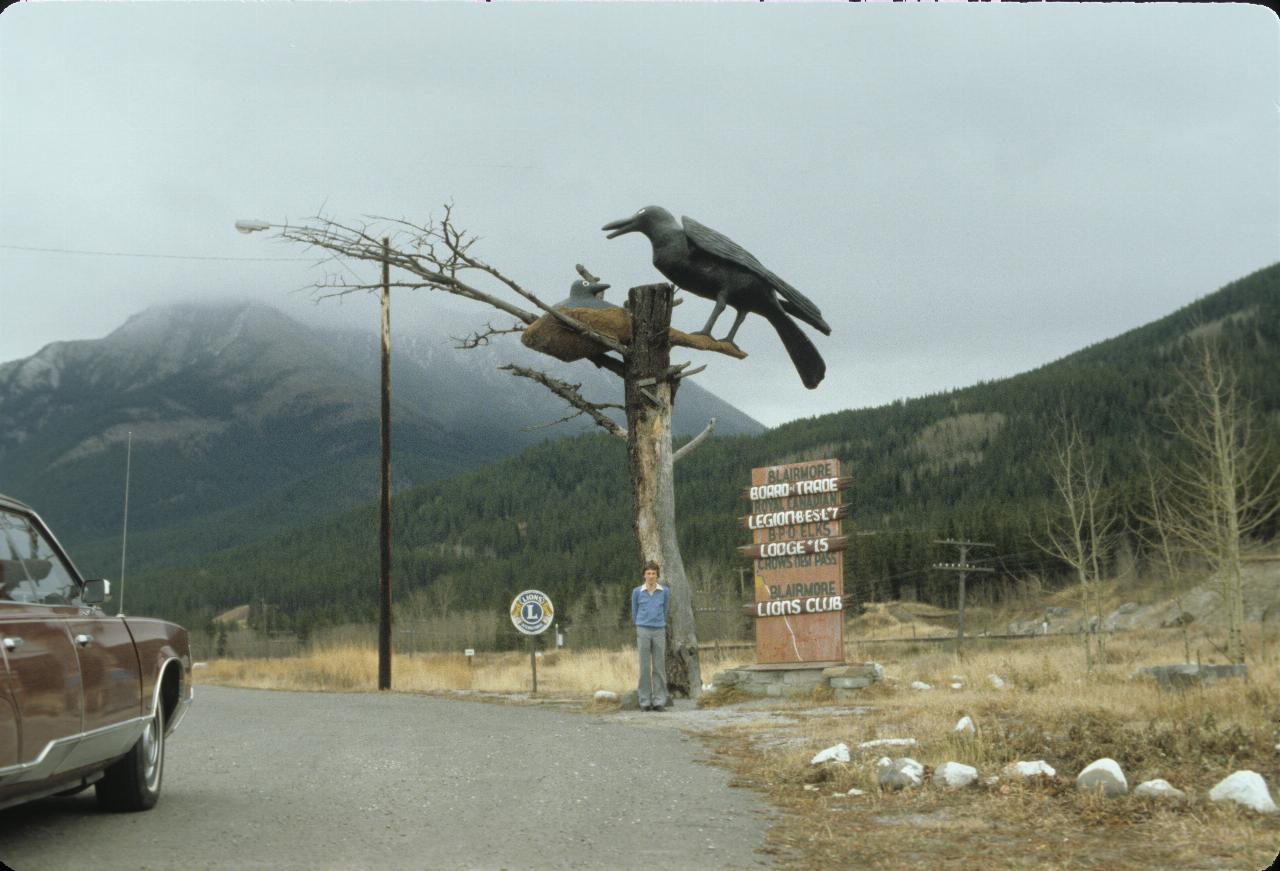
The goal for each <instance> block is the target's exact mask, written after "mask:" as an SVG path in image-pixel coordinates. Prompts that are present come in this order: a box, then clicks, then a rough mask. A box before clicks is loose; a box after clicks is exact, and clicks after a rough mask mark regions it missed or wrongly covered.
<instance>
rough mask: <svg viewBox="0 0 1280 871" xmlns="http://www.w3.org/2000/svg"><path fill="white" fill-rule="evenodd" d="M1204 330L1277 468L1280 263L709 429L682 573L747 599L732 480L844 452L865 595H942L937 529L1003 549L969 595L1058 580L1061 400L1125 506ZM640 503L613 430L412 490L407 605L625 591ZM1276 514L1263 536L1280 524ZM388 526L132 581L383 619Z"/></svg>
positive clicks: (401, 563)
mask: <svg viewBox="0 0 1280 871" xmlns="http://www.w3.org/2000/svg"><path fill="white" fill-rule="evenodd" d="M1199 336H1216V337H1218V338H1219V339H1220V340H1221V342H1222V346H1223V348H1224V350H1225V352H1226V354H1227V356H1228V359H1229V360H1230V361H1231V363H1232V365H1233V367H1234V369H1235V370H1236V372H1237V373H1238V375H1239V378H1240V383H1241V386H1242V389H1243V392H1244V393H1245V394H1246V395H1247V396H1249V397H1251V399H1252V401H1253V403H1254V408H1255V411H1256V413H1257V414H1258V419H1259V421H1260V422H1261V423H1262V425H1263V426H1264V428H1265V429H1267V430H1268V431H1269V434H1270V436H1271V440H1272V450H1273V453H1272V457H1273V458H1274V462H1273V465H1272V468H1274V467H1276V466H1280V377H1277V373H1280V265H1276V266H1272V267H1269V268H1267V269H1263V270H1260V271H1259V272H1256V273H1254V274H1252V275H1250V276H1247V277H1245V278H1243V279H1241V280H1239V281H1237V282H1234V283H1232V284H1230V285H1228V286H1227V287H1224V288H1222V289H1221V290H1219V291H1217V292H1216V293H1213V294H1210V295H1208V296H1206V297H1204V298H1202V299H1201V300H1199V301H1197V302H1195V303H1193V304H1191V305H1189V306H1187V307H1185V308H1183V309H1181V310H1180V311H1178V312H1175V313H1173V314H1171V315H1169V316H1167V317H1165V318H1162V319H1160V320H1159V321H1156V322H1153V323H1151V324H1148V325H1146V326H1144V327H1141V328H1139V329H1136V330H1132V331H1130V332H1128V333H1125V334H1124V335H1122V336H1119V337H1116V338H1114V339H1111V340H1109V341H1106V342H1102V343H1099V344H1097V345H1094V346H1091V347H1089V348H1086V349H1083V350H1081V351H1079V352H1076V353H1074V354H1072V355H1070V356H1068V357H1066V358H1064V359H1061V360H1058V361H1056V362H1054V363H1051V364H1049V365H1046V366H1043V367H1040V368H1038V369H1036V370H1034V371H1032V372H1027V373H1023V374H1021V375H1018V376H1016V377H1013V378H1009V379H1005V380H1001V381H994V382H987V383H982V384H978V385H975V386H972V387H969V388H965V389H962V390H955V391H951V392H948V393H944V394H939V395H934V396H926V397H923V398H920V399H915V400H910V401H899V402H894V403H891V404H889V405H885V406H882V407H879V408H871V409H861V410H854V411H844V412H839V413H836V414H828V415H823V416H821V417H814V418H809V419H804V420H797V421H793V422H791V423H788V424H785V425H783V426H779V427H776V428H774V429H771V430H768V431H766V432H763V433H760V434H756V435H750V434H748V435H736V436H731V435H729V436H726V435H721V436H716V437H713V438H710V439H708V440H707V441H705V442H704V443H703V444H702V445H701V446H699V447H698V448H697V449H696V450H695V451H693V452H692V453H691V454H690V455H689V456H688V457H687V458H685V459H684V460H682V461H681V462H680V463H679V464H678V465H677V466H676V470H675V474H676V499H677V506H676V510H677V524H678V535H679V539H680V543H681V549H682V553H683V556H684V558H685V564H686V568H687V569H688V570H689V572H690V575H691V577H692V578H694V579H695V583H697V584H700V585H703V586H705V587H708V588H713V589H718V590H719V591H720V593H722V594H724V595H727V596H736V595H737V582H738V579H737V571H736V570H737V568H738V567H740V566H742V565H745V563H742V562H739V561H738V559H737V556H736V551H735V548H736V546H737V545H740V544H743V543H745V539H744V533H743V531H742V529H741V528H740V527H739V525H738V523H737V520H736V518H737V517H738V516H739V515H741V514H743V513H745V508H746V506H745V504H744V503H743V502H742V501H741V499H740V495H739V491H740V488H741V487H742V486H744V485H745V484H746V483H747V482H748V480H749V476H750V470H751V469H752V468H753V467H755V466H763V465H769V464H773V463H784V462H793V461H798V460H804V459H813V458H821V457H836V458H838V459H839V460H840V461H841V463H842V468H843V470H844V471H845V473H846V474H851V475H853V476H854V479H855V487H854V489H853V491H851V494H850V495H849V496H848V497H847V499H848V501H849V502H850V504H851V506H852V508H853V515H852V528H853V531H855V532H856V533H858V534H857V535H856V536H855V537H854V541H853V545H852V546H851V548H850V549H849V550H848V551H847V552H846V559H845V572H846V575H845V585H846V586H845V589H846V591H847V592H850V593H852V594H853V595H854V596H856V597H857V598H858V599H859V600H861V601H867V600H884V599H889V598H897V597H899V596H900V595H902V594H903V592H904V590H905V589H906V588H907V587H911V588H914V589H915V590H916V592H917V593H918V594H919V595H920V596H921V597H922V598H925V599H926V600H930V601H934V602H935V603H938V604H950V603H951V602H952V601H953V597H954V591H953V586H952V579H950V578H949V577H944V576H943V575H944V573H941V572H931V571H930V570H929V566H930V565H931V564H932V563H934V562H938V561H946V560H950V559H954V554H953V553H947V552H943V551H939V550H938V548H937V547H936V546H935V545H934V543H933V542H934V541H935V539H938V538H956V537H962V536H963V537H969V538H972V539H974V540H979V541H985V542H990V543H992V544H993V545H994V548H993V549H992V550H990V551H985V552H984V553H983V554H982V555H981V556H980V558H981V559H984V560H986V564H987V565H990V566H993V567H995V568H996V569H997V573H996V574H995V575H993V576H990V577H988V578H986V579H984V580H983V581H982V583H981V584H980V585H978V587H976V588H975V590H974V593H973V595H974V596H975V599H978V600H981V599H982V598H983V597H987V598H988V600H991V599H998V598H999V597H1001V596H1002V595H1007V593H1008V591H1009V590H1010V589H1012V588H1014V587H1015V586H1016V584H1018V583H1021V582H1024V581H1027V580H1028V579H1032V578H1034V579H1037V581H1036V582H1037V583H1038V582H1040V581H1042V580H1045V579H1051V578H1052V577H1053V576H1054V575H1055V574H1056V573H1059V572H1060V571H1061V568H1062V567H1061V566H1060V565H1057V564H1055V563H1054V561H1053V560H1051V559H1049V558H1048V557H1047V556H1046V555H1045V554H1044V553H1043V551H1041V550H1040V549H1039V548H1038V547H1037V546H1036V544H1035V533H1036V532H1037V530H1038V528H1039V524H1040V522H1041V519H1042V518H1043V511H1044V508H1045V507H1046V505H1047V504H1048V503H1049V500H1050V498H1051V493H1052V483H1051V481H1050V478H1049V474H1048V470H1047V464H1046V459H1047V447H1048V443H1049V438H1048V436H1049V434H1050V433H1051V432H1052V431H1053V429H1054V427H1055V425H1056V420H1057V418H1058V415H1059V414H1060V413H1061V412H1063V411H1065V412H1066V413H1067V414H1068V415H1070V416H1072V417H1073V418H1074V419H1075V420H1076V421H1077V423H1078V425H1079V426H1080V428H1081V430H1082V431H1083V432H1084V433H1086V434H1087V436H1088V438H1089V439H1090V441H1091V443H1092V454H1093V456H1094V457H1095V458H1096V459H1097V460H1099V461H1100V462H1101V463H1102V465H1103V468H1104V474H1105V482H1106V486H1107V487H1108V490H1109V492H1110V493H1111V494H1112V495H1113V496H1114V497H1115V498H1116V500H1117V501H1118V503H1119V504H1120V505H1122V506H1124V507H1125V508H1126V509H1127V510H1129V515H1130V519H1132V516H1133V515H1132V508H1133V507H1134V506H1135V505H1137V504H1139V502H1140V499H1141V498H1142V492H1143V487H1142V481H1141V478H1140V475H1141V472H1140V470H1141V464H1140V462H1139V460H1138V446H1139V444H1140V443H1142V442H1143V441H1146V442H1148V443H1149V444H1150V446H1151V448H1152V450H1153V452H1155V453H1156V455H1157V459H1168V458H1169V457H1170V456H1171V455H1172V451H1173V443H1172V440H1171V437H1170V433H1169V426H1168V424H1167V422H1166V421H1167V418H1166V415H1165V408H1166V405H1167V403H1168V401H1169V399H1170V397H1171V396H1172V395H1174V394H1175V392H1176V391H1177V390H1178V383H1179V382H1178V367H1179V365H1180V362H1181V361H1182V360H1183V359H1184V352H1185V346H1186V342H1187V339H1188V338H1193V337H1199ZM630 499H631V496H630V492H629V489H628V479H627V470H626V457H625V450H624V446H623V445H622V444H621V443H620V442H618V441H617V440H616V439H611V438H609V437H607V436H604V435H582V436H578V437H576V438H573V439H566V440H561V441H557V442H548V443H544V444H540V445H536V446H534V447H532V448H529V449H527V450H525V451H524V452H522V453H520V454H519V455H517V456H514V457H510V458H507V459H504V460H501V461H498V462H497V463H494V464H491V465H487V466H484V467H481V468H478V469H474V470H472V471H468V472H466V473H463V474H462V475H459V476H457V477H454V478H451V479H449V480H447V481H439V482H434V483H429V484H426V485H424V486H421V487H417V488H414V489H411V490H406V491H405V492H403V493H401V494H399V495H398V496H397V498H396V500H395V503H394V547H395V550H394V565H393V577H394V578H395V581H394V589H395V591H396V595H397V600H398V601H401V602H405V601H412V600H414V599H415V598H419V600H420V596H421V594H424V593H430V591H431V590H432V589H433V588H434V587H436V586H437V585H443V587H442V589H447V590H449V591H451V592H450V600H451V601H452V603H453V607H455V608H481V609H486V610H488V609H498V610H501V609H502V608H503V607H505V605H506V603H507V602H509V601H510V597H511V595H512V594H513V593H514V592H517V591H519V590H521V589H526V588H528V587H536V588H538V589H540V590H543V591H544V592H547V593H549V594H550V595H551V596H552V597H553V599H554V600H555V601H556V602H557V603H558V604H560V603H569V604H572V603H575V602H600V601H612V599H608V597H606V598H605V599H604V600H601V599H600V597H599V596H597V595H596V593H597V592H598V591H600V590H601V589H602V588H608V587H612V586H618V585H624V584H628V583H630V582H633V581H634V575H635V569H636V564H637V558H636V554H635V543H634V540H633V538H632V534H631V514H630ZM1278 522H1280V521H1277V520H1276V519H1273V520H1272V523H1271V526H1270V527H1269V528H1268V529H1266V530H1264V533H1265V534H1266V535H1269V536H1274V535H1275V534H1276V532H1277V528H1276V527H1277V523H1278ZM376 525H377V524H376V512H375V510H374V509H373V506H372V505H371V504H366V505H365V506H363V507H361V508H359V509H358V510H353V511H351V512H349V513H347V514H344V515H342V516H340V517H336V518H333V519H330V520H328V521H325V522H323V523H320V524H317V525H315V526H312V527H309V528H307V529H303V530H299V531H297V532H296V533H294V534H292V535H290V536H288V537H275V538H270V539H266V540H263V541H260V542H257V543H255V544H252V545H248V546H245V547H241V548H235V549H231V550H228V551H224V552H222V553H218V554H214V555H210V557H208V558H207V559H203V560H201V561H200V562H199V564H194V563H193V564H191V565H189V566H188V567H187V570H185V571H183V572H181V573H180V576H181V577H182V583H176V584H175V583H173V582H172V580H171V577H170V576H168V575H166V574H165V573H162V572H151V573H147V572H143V573H141V574H140V575H139V576H138V578H137V579H136V580H137V584H136V589H135V591H134V593H131V596H132V595H136V596H137V600H136V601H140V602H142V603H144V604H145V605H146V606H147V607H148V608H150V609H152V610H155V611H157V612H160V613H165V614H167V615H170V616H174V617H179V618H186V617H187V616H188V615H191V616H194V617H200V618H202V617H203V616H207V615H208V614H211V613H214V612H216V611H219V610H222V609H225V608H228V607H232V606H234V605H239V604H243V603H245V602H246V601H258V602H262V601H265V602H267V603H271V604H273V605H275V606H276V608H277V609H278V613H279V614H280V615H282V616H283V617H284V618H286V619H288V618H293V619H301V620H308V621H310V620H315V619H320V620H330V621H344V620H353V619H356V620H358V619H373V616H374V607H375V598H374V591H375V590H376V587H377V584H376V578H377V570H378V569H377V566H378V554H377V537H376ZM1129 545H1130V546H1132V545H1133V542H1132V540H1131V541H1130V542H1129ZM975 556H978V555H976V554H975ZM943 558H945V559H943ZM949 597H950V598H949ZM617 601H619V602H621V601H623V599H622V598H618V599H617ZM592 607H595V606H594V605H593V606H592ZM606 607H607V606H606ZM561 611H562V613H564V605H562V606H561Z"/></svg>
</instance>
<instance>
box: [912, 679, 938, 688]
mask: <svg viewBox="0 0 1280 871" xmlns="http://www.w3.org/2000/svg"><path fill="white" fill-rule="evenodd" d="M911 688H912V689H913V690H931V689H933V687H931V686H929V684H927V683H925V682H924V681H922V680H913V681H912V682H911Z"/></svg>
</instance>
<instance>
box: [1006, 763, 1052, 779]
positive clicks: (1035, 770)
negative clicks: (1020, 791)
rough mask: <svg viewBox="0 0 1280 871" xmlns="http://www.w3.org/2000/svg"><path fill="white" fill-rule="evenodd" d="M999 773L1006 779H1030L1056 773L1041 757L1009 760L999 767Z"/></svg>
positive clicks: (1050, 775)
mask: <svg viewBox="0 0 1280 871" xmlns="http://www.w3.org/2000/svg"><path fill="white" fill-rule="evenodd" d="M1000 774H1001V776H1003V777H1004V778H1006V779H1007V780H1030V779H1031V778H1033V777H1053V776H1054V775H1055V774H1057V772H1056V771H1054V770H1053V768H1052V767H1051V766H1050V765H1048V764H1047V763H1045V761H1044V760H1043V759H1037V760H1035V761H1034V762H1010V763H1009V764H1008V765H1006V766H1005V767H1004V768H1001V769H1000Z"/></svg>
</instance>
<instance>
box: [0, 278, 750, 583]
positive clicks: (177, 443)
mask: <svg viewBox="0 0 1280 871" xmlns="http://www.w3.org/2000/svg"><path fill="white" fill-rule="evenodd" d="M468 329H474V327H468V325H467V324H466V322H465V321H464V320H463V319H461V318H460V316H456V315H455V316H448V317H445V316H437V319H436V321H434V322H431V323H427V324H421V323H418V324H414V323H411V322H407V323H406V324H404V325H403V326H402V327H401V328H400V329H398V330H397V331H396V332H395V333H394V334H393V338H392V343H393V344H392V348H393V353H392V400H393V401H392V442H393V444H392V469H393V477H394V487H395V489H396V490H403V489H406V488H409V487H413V486H416V485H419V484H422V483H424V482H427V481H432V480H437V479H440V478H442V477H446V476H449V475H455V474H457V473H459V472H462V471H464V470H466V469H470V468H475V467H478V466H480V465H483V464H485V463H488V462H492V461H493V460H496V459H499V458H501V457H504V456H509V455H511V454H513V453H516V452H517V451H519V450H522V449H524V448H526V447H528V446H530V445H532V444H536V443H537V442H540V441H544V440H546V439H549V438H557V437H562V436H564V435H572V434H574V433H576V432H580V431H582V430H583V429H584V428H585V427H589V426H591V424H590V423H585V424H584V423H583V422H582V421H581V420H578V421H574V422H571V423H570V424H568V425H561V426H559V427H556V428H545V429H535V430H531V431H526V429H525V428H528V427H535V426H537V425H539V424H546V423H548V422H552V421H555V420H557V419H559V418H562V417H564V416H565V414H566V410H565V406H564V405H563V403H562V402H561V401H560V400H559V399H558V398H556V397H554V396H552V395H551V394H549V393H548V392H547V391H545V390H544V389H543V388H541V387H539V386H537V385H534V384H529V383H525V382H523V381H521V380H519V379H516V378H513V377H511V376H510V375H508V374H506V373H504V372H500V371H498V370H497V366H498V365H499V364H500V363H501V362H506V361H507V359H517V360H522V361H524V362H525V363H526V364H532V365H540V366H542V367H543V368H554V371H556V372H558V373H560V374H561V375H566V376H567V377H570V378H572V379H573V380H574V381H581V382H583V390H584V392H585V393H587V394H588V395H593V396H599V397H602V398H607V397H610V396H616V397H618V401H620V395H621V385H620V384H616V385H615V384H614V383H612V382H613V381H616V379H615V378H614V377H613V376H611V375H608V374H607V373H603V372H583V371H579V370H577V369H574V370H566V368H565V367H564V365H563V364H559V363H557V362H556V361H552V360H544V359H543V358H536V355H534V354H533V352H531V351H528V350H527V349H525V348H523V346H521V345H519V343H518V341H516V340H515V337H510V340H509V341H508V342H504V343H503V345H505V347H497V346H496V345H495V346H488V347H482V348H478V349H475V350H473V351H465V352H464V351H459V350H456V349H454V348H453V347H452V345H451V341H450V339H449V335H450V334H454V335H459V334H463V333H465V332H467V331H468ZM378 358H379V351H378V340H377V338H376V336H374V335H373V334H372V333H364V332H359V331H354V330H334V329H317V328H312V327H309V326H306V325H303V324H302V323H299V322H298V321H296V320H294V319H292V318H289V317H287V316H285V315H284V314H282V313H281V312H279V311H277V310H275V309H274V308H271V307H270V306H266V305H263V304H260V303H239V304H198V303H182V304H175V305H168V306H161V307H156V308H151V309H148V310H146V311H144V312H142V313H140V314H138V315H136V316H134V317H132V318H130V319H129V321H128V322H127V323H125V324H124V325H123V326H121V327H120V328H119V329H117V330H116V331H115V332H113V333H111V334H110V335H109V336H107V337H106V338H104V339H101V340H94V341H78V342H56V343H53V344H51V345H48V346H46V347H45V348H43V349H42V350H41V351H40V352H39V353H37V354H35V355H34V356H32V357H30V358H27V359H25V360H18V361H13V362H10V363H5V364H3V365H0V491H2V492H5V493H8V494H10V495H12V496H16V497H17V498H20V499H23V500H25V501H27V502H29V503H30V504H32V505H33V506H35V507H36V508H37V510H38V511H40V512H41V513H42V515H44V516H45V518H46V519H47V520H48V521H49V522H50V524H51V525H52V526H53V528H54V529H55V530H57V531H58V533H59V535H60V537H61V538H62V540H63V543H64V544H66V545H67V546H68V547H69V548H70V549H71V550H72V551H73V552H74V553H75V554H76V556H77V559H78V560H79V561H80V563H81V568H82V569H84V570H85V571H92V573H99V572H107V571H112V568H111V567H112V565H113V562H115V561H118V559H119V536H120V530H121V518H122V507H123V505H122V497H123V484H124V473H125V460H126V457H125V446H126V440H127V439H128V438H129V437H130V434H132V442H133V450H132V462H131V482H130V494H129V500H130V501H129V531H130V542H129V544H130V548H129V550H130V554H131V555H132V556H137V557H139V558H141V559H143V560H144V562H145V561H150V562H152V563H153V564H154V563H157V562H159V563H163V562H171V561H173V560H175V559H185V558H188V557H190V556H191V555H194V554H201V553H205V552H209V551H216V550H222V549H226V548H229V547H234V546H236V545H238V544H242V543H245V542H248V541H252V540H254V539H257V538H260V537H262V536H263V535H267V534H270V533H273V532H279V531H283V530H286V529H290V528H295V527H297V526H299V525H302V524H305V523H308V522H312V521H316V520H318V519H320V518H323V517H326V516H331V515H333V514H335V513H339V512H341V511H343V510H345V509H347V508H350V507H351V506H354V505H358V504H360V503H362V502H365V501H367V500H368V499H370V498H373V497H374V496H375V495H376V492H377V481H378V471H377V458H378V450H379V449H378V444H379V442H378V431H379V402H380V399H379V378H380V375H379V365H378ZM546 362H550V363H554V364H555V367H546V366H545V365H544V364H545V363H546ZM579 367H580V368H582V369H586V368H590V367H588V366H587V364H579ZM610 391H612V393H611V392H610ZM681 400H682V404H683V408H682V409H681V412H680V414H678V415H677V417H676V419H675V422H674V425H675V427H676V429H677V431H683V432H686V433H692V432H696V431H698V430H700V429H701V428H702V427H703V426H704V425H705V424H706V421H707V419H708V418H709V417H716V418H717V426H718V428H719V429H720V431H722V432H760V431H762V430H763V427H762V426H761V425H760V424H759V423H758V422H756V421H754V420H752V419H751V418H750V417H748V416H746V415H744V414H742V413H741V412H739V411H737V409H734V408H733V407H732V406H729V405H728V404H727V403H724V402H723V401H721V400H719V399H718V398H716V397H715V396H713V395H711V394H710V393H708V392H707V391H705V390H702V389H701V388H699V387H697V385H694V384H690V385H688V386H687V387H686V388H685V390H684V391H682V395H681ZM113 573H114V572H113Z"/></svg>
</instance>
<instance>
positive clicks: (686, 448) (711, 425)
mask: <svg viewBox="0 0 1280 871" xmlns="http://www.w3.org/2000/svg"><path fill="white" fill-rule="evenodd" d="M715 429H716V419H715V418H714V417H713V418H711V419H710V420H708V421H707V425H706V426H705V427H703V428H702V432H700V433H698V434H697V435H696V436H694V437H693V439H692V440H691V441H690V442H688V443H687V444H685V445H683V446H681V448H680V450H678V451H676V452H675V453H674V454H672V455H671V462H673V463H678V462H680V458H681V457H683V456H686V455H687V454H688V453H689V452H690V451H692V450H693V449H694V448H696V447H697V446H698V445H700V444H702V442H703V441H705V440H706V438H707V436H709V435H711V434H712V433H713V432H715Z"/></svg>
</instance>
